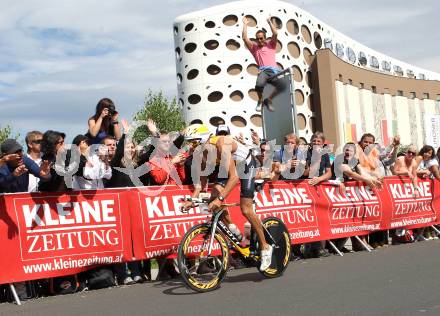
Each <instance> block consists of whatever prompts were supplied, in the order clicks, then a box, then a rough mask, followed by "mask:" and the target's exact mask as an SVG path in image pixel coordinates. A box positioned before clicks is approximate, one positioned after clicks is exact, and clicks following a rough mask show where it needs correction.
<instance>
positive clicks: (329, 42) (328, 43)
mask: <svg viewBox="0 0 440 316" xmlns="http://www.w3.org/2000/svg"><path fill="white" fill-rule="evenodd" d="M324 47H325V48H328V49H330V50H332V51H333V43H332V40H331V39H329V38H326V39H325V40H324Z"/></svg>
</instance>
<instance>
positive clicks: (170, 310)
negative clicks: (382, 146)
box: [0, 240, 440, 316]
mask: <svg viewBox="0 0 440 316" xmlns="http://www.w3.org/2000/svg"><path fill="white" fill-rule="evenodd" d="M439 250H440V240H435V241H426V242H420V243H415V244H410V245H400V246H390V247H388V248H382V249H379V250H376V251H373V252H372V253H367V252H359V253H354V254H347V255H345V256H344V257H342V258H341V257H337V256H332V257H329V258H324V259H310V260H301V261H297V262H291V264H290V266H289V268H288V270H287V271H286V273H285V274H284V276H283V277H282V278H279V279H271V280H269V279H264V278H263V277H262V276H261V275H260V274H259V273H258V272H257V271H256V270H255V269H241V270H235V271H231V272H230V273H229V274H228V276H227V279H226V281H225V282H224V283H223V285H222V287H221V288H220V289H219V290H217V291H215V292H211V293H207V294H195V293H193V292H191V291H190V290H188V289H186V288H185V287H184V286H183V284H182V283H180V281H178V280H176V281H174V280H173V281H166V282H155V283H146V284H139V285H133V286H125V287H117V288H111V289H104V290H99V291H90V292H84V293H77V294H73V295H67V296H58V297H48V298H42V299H37V300H32V301H28V302H24V304H23V305H22V306H16V305H14V304H2V305H0V315H35V316H37V315H44V316H49V315H64V316H69V315H75V316H78V315H81V316H82V315H106V316H111V315H127V316H134V315H203V314H204V313H206V314H209V315H239V314H241V315H333V316H339V315H440V278H439V270H440V251H439Z"/></svg>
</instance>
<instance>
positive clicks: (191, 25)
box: [185, 23, 194, 32]
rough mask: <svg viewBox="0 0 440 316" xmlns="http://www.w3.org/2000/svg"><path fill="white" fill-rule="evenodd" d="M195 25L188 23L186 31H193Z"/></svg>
mask: <svg viewBox="0 0 440 316" xmlns="http://www.w3.org/2000/svg"><path fill="white" fill-rule="evenodd" d="M193 27H194V24H193V23H188V24H187V25H185V32H189V31H191V30H192V29H193Z"/></svg>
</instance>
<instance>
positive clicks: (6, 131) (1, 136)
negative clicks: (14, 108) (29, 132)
mask: <svg viewBox="0 0 440 316" xmlns="http://www.w3.org/2000/svg"><path fill="white" fill-rule="evenodd" d="M11 132H12V127H11V126H10V125H6V126H5V127H3V128H2V127H0V144H1V143H3V142H4V141H5V140H6V139H8V138H15V139H17V137H18V135H16V136H12V135H11Z"/></svg>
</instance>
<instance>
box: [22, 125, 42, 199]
mask: <svg viewBox="0 0 440 316" xmlns="http://www.w3.org/2000/svg"><path fill="white" fill-rule="evenodd" d="M25 141H26V145H27V153H26V156H28V157H29V158H30V159H32V160H33V161H34V162H35V163H36V164H37V165H39V166H41V142H42V141H43V133H41V132H39V131H32V132H29V133H27V134H26V138H25ZM39 181H40V179H39V178H37V177H35V176H34V175H33V174H29V186H28V192H36V191H38V182H39Z"/></svg>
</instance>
